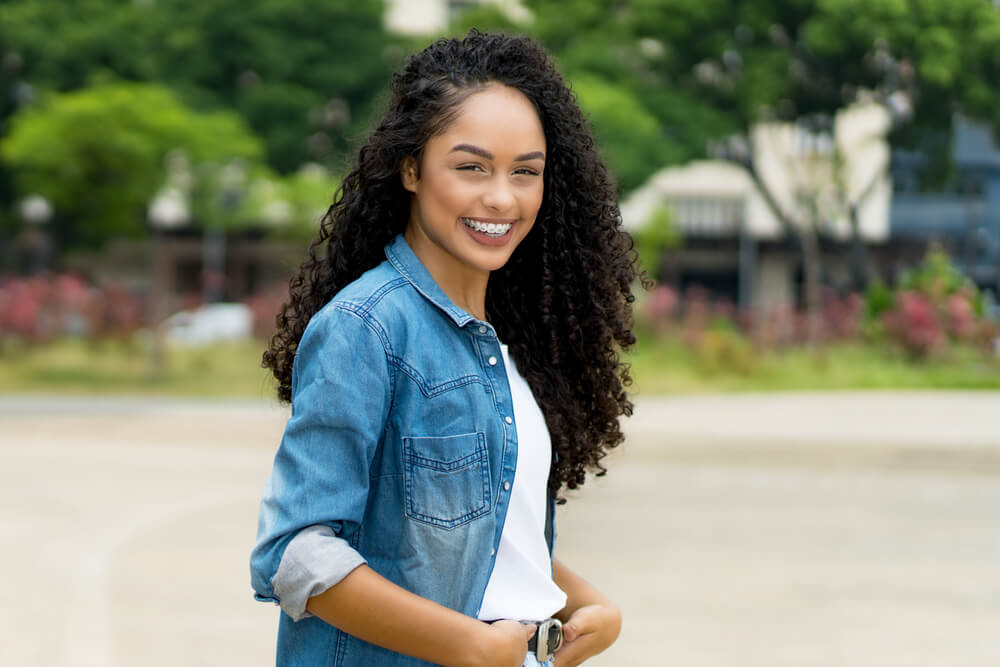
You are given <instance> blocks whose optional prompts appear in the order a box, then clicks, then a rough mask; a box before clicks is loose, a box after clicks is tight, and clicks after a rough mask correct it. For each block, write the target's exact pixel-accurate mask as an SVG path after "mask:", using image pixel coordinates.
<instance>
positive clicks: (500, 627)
mask: <svg viewBox="0 0 1000 667" xmlns="http://www.w3.org/2000/svg"><path fill="white" fill-rule="evenodd" d="M486 627H487V632H488V633H489V634H488V635H487V637H488V639H487V641H486V644H485V646H484V648H485V649H486V652H485V653H486V654H485V655H484V656H483V657H484V660H485V661H484V662H483V663H481V664H483V665H488V667H522V666H523V665H524V659H525V657H526V656H527V655H528V640H529V639H531V636H532V635H533V634H535V631H536V630H537V628H536V627H535V626H534V625H525V624H523V623H518V622H517V621H496V622H494V623H490V624H489V625H487V626H486Z"/></svg>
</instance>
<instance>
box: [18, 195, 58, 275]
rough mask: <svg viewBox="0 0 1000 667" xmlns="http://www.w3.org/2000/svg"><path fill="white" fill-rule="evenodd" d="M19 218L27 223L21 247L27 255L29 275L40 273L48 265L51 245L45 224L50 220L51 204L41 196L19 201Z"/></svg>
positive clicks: (31, 196) (32, 196)
mask: <svg viewBox="0 0 1000 667" xmlns="http://www.w3.org/2000/svg"><path fill="white" fill-rule="evenodd" d="M21 218H22V219H23V220H24V222H25V223H27V226H26V228H25V230H24V236H23V237H22V238H23V247H24V251H25V254H26V255H27V262H26V267H25V268H26V269H27V272H28V274H29V275H33V274H36V273H42V272H43V271H44V270H45V269H46V267H47V266H48V264H49V260H50V259H51V258H50V254H51V253H50V250H51V243H50V241H49V238H48V234H46V232H45V224H46V223H47V222H48V221H49V220H50V219H51V218H52V204H50V203H49V201H48V200H47V199H46V198H45V197H43V196H41V195H37V194H35V195H30V196H28V197H25V198H24V199H23V200H21Z"/></svg>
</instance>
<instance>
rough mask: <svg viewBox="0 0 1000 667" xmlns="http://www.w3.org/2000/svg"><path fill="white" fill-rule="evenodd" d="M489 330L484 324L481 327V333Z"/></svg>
mask: <svg viewBox="0 0 1000 667" xmlns="http://www.w3.org/2000/svg"><path fill="white" fill-rule="evenodd" d="M487 331H488V329H487V328H486V327H483V326H481V327H479V333H486V332H487Z"/></svg>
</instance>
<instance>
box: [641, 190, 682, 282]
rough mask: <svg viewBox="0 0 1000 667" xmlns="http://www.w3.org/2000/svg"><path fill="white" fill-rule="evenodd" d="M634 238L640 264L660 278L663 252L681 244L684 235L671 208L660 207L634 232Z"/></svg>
mask: <svg viewBox="0 0 1000 667" xmlns="http://www.w3.org/2000/svg"><path fill="white" fill-rule="evenodd" d="M632 240H633V242H634V243H635V250H636V252H637V253H638V255H639V266H640V267H642V268H643V269H645V271H646V273H648V274H649V275H650V276H651V277H652V278H653V279H659V278H660V263H661V259H662V256H663V252H664V251H665V250H669V249H670V248H676V247H677V246H679V245H680V244H681V241H682V237H681V233H680V230H679V229H677V225H676V224H675V223H674V217H673V215H672V214H671V212H670V209H668V208H665V207H659V208H657V209H655V210H654V211H653V213H652V214H651V215H650V216H649V220H647V221H646V224H645V225H643V226H642V228H640V229H639V230H638V231H636V232H635V233H634V234H632Z"/></svg>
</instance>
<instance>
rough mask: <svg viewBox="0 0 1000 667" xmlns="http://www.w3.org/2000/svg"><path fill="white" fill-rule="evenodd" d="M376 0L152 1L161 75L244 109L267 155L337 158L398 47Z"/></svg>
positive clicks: (287, 162)
mask: <svg viewBox="0 0 1000 667" xmlns="http://www.w3.org/2000/svg"><path fill="white" fill-rule="evenodd" d="M383 11H384V5H383V2H380V1H379V0H255V2H252V3H246V2H243V1H242V0H212V1H211V2H205V1H204V0H171V1H170V2H162V1H161V2H157V3H155V5H153V6H152V7H151V8H150V21H152V22H153V23H154V24H155V25H157V26H159V27H160V28H161V31H159V32H158V33H157V34H156V35H155V37H154V39H153V41H152V42H151V44H150V45H149V47H150V48H151V49H153V50H154V51H155V52H156V53H157V67H158V75H159V76H160V77H162V79H163V80H164V81H165V82H167V83H168V84H170V85H172V86H174V87H176V88H178V89H180V90H183V91H185V93H186V95H188V96H190V97H191V98H192V99H197V100H200V101H201V102H202V103H204V104H213V105H224V106H228V107H232V108H235V109H237V110H238V111H240V112H241V113H243V114H244V115H245V116H246V117H247V119H248V121H249V123H250V125H251V127H252V128H253V129H254V130H255V131H256V132H257V133H259V134H260V135H261V136H262V137H263V138H264V140H265V141H266V142H267V150H268V160H269V162H270V164H271V165H272V166H273V167H275V168H276V169H278V170H279V171H282V172H290V171H293V170H295V169H297V168H298V167H299V165H301V164H303V163H306V162H309V161H321V162H325V163H326V164H328V165H330V166H333V165H339V163H340V161H341V160H342V159H343V157H344V156H345V154H346V153H347V151H348V149H349V148H350V140H351V138H352V137H354V136H356V135H357V134H358V133H360V132H362V131H363V130H364V129H366V127H367V125H368V123H369V116H370V114H371V111H372V108H373V103H374V100H375V99H376V97H377V96H378V95H380V94H381V93H382V92H383V91H384V90H385V89H386V87H387V84H388V82H389V76H390V73H391V72H392V70H393V69H395V67H396V66H397V65H398V64H399V63H400V61H401V59H402V52H401V50H400V49H397V48H394V46H395V40H393V39H392V38H391V37H390V36H389V35H387V34H386V32H385V30H384V28H383V25H382V13H383Z"/></svg>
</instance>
